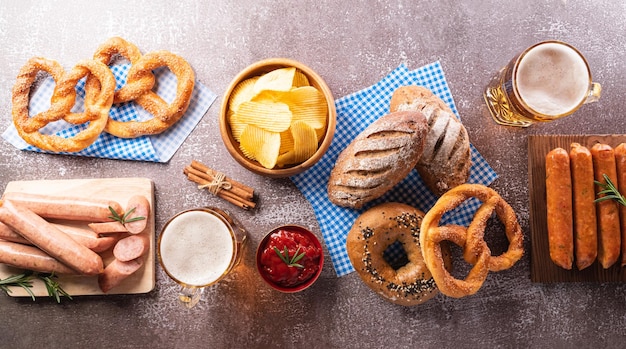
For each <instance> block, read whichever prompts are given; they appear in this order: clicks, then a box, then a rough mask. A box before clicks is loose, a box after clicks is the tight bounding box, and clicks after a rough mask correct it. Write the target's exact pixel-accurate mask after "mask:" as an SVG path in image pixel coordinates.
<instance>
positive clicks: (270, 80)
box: [254, 67, 296, 95]
mask: <svg viewBox="0 0 626 349" xmlns="http://www.w3.org/2000/svg"><path fill="white" fill-rule="evenodd" d="M295 74H296V68H294V67H290V68H280V69H275V70H272V71H271V72H269V73H266V74H264V75H261V77H260V78H259V80H257V81H256V82H255V83H254V94H255V95H257V94H259V93H260V92H261V91H284V92H287V91H289V90H291V87H292V86H293V77H294V75H295Z"/></svg>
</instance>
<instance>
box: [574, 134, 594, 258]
mask: <svg viewBox="0 0 626 349" xmlns="http://www.w3.org/2000/svg"><path fill="white" fill-rule="evenodd" d="M569 156H570V168H571V172H572V198H573V200H574V201H573V208H574V251H575V256H576V267H577V268H578V270H583V269H585V268H587V267H588V266H590V265H591V264H593V262H595V260H596V257H597V256H598V226H597V220H596V203H595V199H596V192H595V184H594V182H593V180H594V175H593V160H592V158H591V152H590V151H589V149H588V148H587V147H584V146H582V145H580V144H578V143H572V144H571V149H570V152H569Z"/></svg>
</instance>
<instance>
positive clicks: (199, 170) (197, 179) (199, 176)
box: [183, 160, 256, 210]
mask: <svg viewBox="0 0 626 349" xmlns="http://www.w3.org/2000/svg"><path fill="white" fill-rule="evenodd" d="M183 173H184V174H185V175H187V179H189V180H190V181H192V182H194V183H196V184H198V189H202V190H203V189H207V190H208V191H209V192H210V193H211V194H213V195H215V196H217V197H220V198H222V199H224V200H226V201H228V202H230V203H231V204H233V205H235V206H238V207H240V208H242V209H244V210H249V209H253V208H255V207H256V203H255V202H254V189H253V188H251V187H249V186H247V185H245V184H242V183H240V182H237V181H235V180H233V179H232V178H229V177H227V176H226V175H225V174H224V173H222V172H219V171H215V170H213V169H211V168H209V167H207V166H206V165H204V164H202V163H200V162H198V161H196V160H192V161H191V165H188V166H186V167H185V168H184V169H183Z"/></svg>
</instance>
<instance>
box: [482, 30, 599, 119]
mask: <svg viewBox="0 0 626 349" xmlns="http://www.w3.org/2000/svg"><path fill="white" fill-rule="evenodd" d="M600 92H601V86H600V84H598V83H594V82H592V80H591V71H590V70H589V65H588V64H587V61H586V59H585V58H584V56H583V55H582V54H581V53H580V52H579V51H578V50H577V49H576V48H574V47H572V46H571V45H568V44H566V43H563V42H560V41H544V42H540V43H538V44H535V45H533V46H531V47H529V48H528V49H526V50H524V52H522V53H520V54H519V55H517V56H515V57H514V58H513V59H512V60H511V61H510V62H509V64H507V65H506V66H505V67H504V68H502V69H500V71H499V72H498V73H497V74H496V75H495V76H494V77H493V78H492V79H491V81H490V82H489V84H488V86H487V88H486V89H485V93H484V97H485V102H486V103H487V106H488V108H489V112H490V113H491V116H492V117H493V118H494V120H495V121H496V122H497V123H498V124H501V125H507V126H520V127H527V126H530V125H532V124H533V123H535V122H545V121H552V120H556V119H559V118H562V117H565V116H568V115H571V114H572V113H574V112H575V111H576V110H578V108H580V106H581V105H583V104H585V103H590V102H595V101H596V100H598V99H599V98H600Z"/></svg>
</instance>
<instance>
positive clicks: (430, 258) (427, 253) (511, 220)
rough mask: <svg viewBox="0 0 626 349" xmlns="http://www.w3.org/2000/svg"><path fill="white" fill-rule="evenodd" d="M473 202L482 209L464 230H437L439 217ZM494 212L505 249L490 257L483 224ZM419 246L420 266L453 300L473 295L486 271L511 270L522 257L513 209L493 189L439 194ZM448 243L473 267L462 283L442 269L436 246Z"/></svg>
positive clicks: (460, 188) (461, 187)
mask: <svg viewBox="0 0 626 349" xmlns="http://www.w3.org/2000/svg"><path fill="white" fill-rule="evenodd" d="M471 198H477V199H478V200H480V201H481V202H482V205H481V206H480V207H479V208H478V209H477V210H476V213H475V214H474V217H473V220H472V222H471V223H470V224H469V226H468V227H467V228H465V227H463V226H458V225H443V226H439V222H440V220H441V218H442V216H443V215H444V214H445V213H446V212H449V211H451V210H453V209H455V208H456V207H458V206H459V205H460V204H462V203H463V202H465V201H466V200H468V199H471ZM494 212H495V214H496V216H497V217H498V219H499V220H500V221H501V222H502V223H503V224H504V228H505V234H506V237H507V239H508V241H509V246H508V249H507V250H506V251H505V252H504V253H502V254H500V255H499V256H492V255H491V250H490V249H489V247H488V246H487V243H486V241H485V240H484V235H485V228H486V226H487V222H488V221H489V219H490V218H491V216H492V214H493V213H494ZM421 231H422V233H421V235H420V246H421V249H422V254H423V256H424V262H425V263H426V265H427V266H428V269H429V270H430V272H431V273H432V275H433V279H435V283H436V284H437V287H438V288H439V291H441V293H443V294H445V295H447V296H450V297H455V298H460V297H464V296H469V295H472V294H474V293H476V292H477V291H478V290H479V289H480V287H481V286H482V284H483V283H484V281H485V279H486V278H487V274H488V272H489V271H501V270H505V269H508V268H511V267H512V266H513V265H514V264H515V263H516V262H517V261H518V260H519V259H520V258H521V257H522V255H523V254H524V246H523V238H524V237H523V234H522V229H521V227H520V225H519V222H518V221H517V217H516V215H515V212H514V211H513V208H511V206H510V205H509V204H508V203H507V202H506V201H505V200H504V199H503V198H502V197H501V196H500V195H499V194H498V193H497V192H496V191H495V190H493V189H491V188H489V187H486V186H484V185H481V184H461V185H459V186H457V187H454V188H452V189H450V191H448V192H446V193H445V194H443V195H442V196H441V197H440V198H439V200H437V202H436V203H435V205H434V206H433V207H432V208H431V209H430V210H429V211H428V212H427V213H426V215H425V216H424V219H423V220H422V225H421ZM443 241H450V242H452V243H454V244H456V245H458V246H460V247H461V248H463V258H464V259H465V261H466V262H468V263H470V264H472V265H473V267H472V269H471V270H470V272H469V275H468V276H467V277H466V279H464V280H459V279H456V278H454V277H453V276H452V275H451V274H450V273H449V272H448V271H447V270H446V268H445V267H444V263H443V259H442V257H441V246H440V243H442V242H443Z"/></svg>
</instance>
